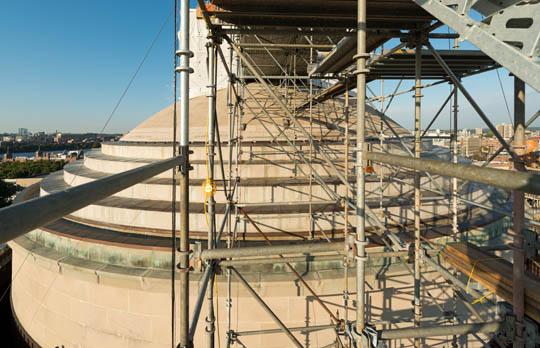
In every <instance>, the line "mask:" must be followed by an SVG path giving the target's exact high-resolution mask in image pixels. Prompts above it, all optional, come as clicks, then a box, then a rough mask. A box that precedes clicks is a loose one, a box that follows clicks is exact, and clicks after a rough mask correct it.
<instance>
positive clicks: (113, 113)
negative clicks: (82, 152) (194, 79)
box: [0, 14, 171, 310]
mask: <svg viewBox="0 0 540 348" xmlns="http://www.w3.org/2000/svg"><path fill="white" fill-rule="evenodd" d="M170 18H171V14H169V15H168V16H167V18H166V19H165V20H164V21H163V23H162V24H161V27H160V29H159V31H158V32H157V34H156V36H155V37H154V39H153V40H152V42H151V44H150V46H149V47H148V49H147V50H146V52H145V54H144V56H143V58H142V59H141V62H140V63H139V65H138V66H137V69H136V70H135V72H134V73H133V74H132V76H131V78H130V80H129V82H128V84H127V85H126V88H125V89H124V90H123V92H122V94H121V95H120V97H119V99H118V101H117V102H116V104H115V106H114V108H113V110H112V111H111V113H110V114H109V116H108V117H107V120H106V121H105V123H104V125H103V127H102V128H101V130H100V132H99V133H98V136H97V138H96V139H98V138H99V137H101V136H102V135H103V132H104V131H105V129H106V128H107V126H108V124H109V123H110V121H111V120H112V118H113V116H114V115H115V113H116V111H117V110H118V107H119V106H120V104H121V103H122V101H123V99H124V97H125V96H126V94H127V92H128V91H129V89H130V88H131V85H132V84H133V81H134V80H135V78H136V77H137V75H138V74H139V72H140V70H141V68H142V67H143V65H144V63H145V62H146V59H147V58H148V56H149V55H150V52H151V51H152V49H153V48H154V46H155V43H156V42H157V40H158V39H159V37H160V36H161V33H162V32H163V29H164V28H165V26H166V25H167V23H168V22H169V19H170ZM79 170H80V169H79ZM73 180H75V175H74V176H73V179H72V182H71V183H73ZM41 233H43V231H41ZM78 243H80V241H79V242H78ZM30 253H31V252H30V251H28V253H27V255H26V257H25V258H24V259H23V262H22V263H21V265H20V266H19V267H18V268H17V272H15V274H14V275H13V278H12V280H11V283H10V284H9V285H8V287H7V288H6V290H4V292H3V293H2V295H1V296H0V302H2V300H3V299H4V297H5V296H6V295H7V293H8V292H9V290H10V289H11V286H12V284H13V282H15V280H16V279H17V276H18V275H19V272H20V270H21V269H22V267H23V266H24V264H25V263H26V260H27V259H28V256H29V255H30ZM55 279H56V278H55ZM53 282H54V280H53ZM51 287H52V284H51ZM47 292H48V291H47ZM46 296H47V293H45V295H44V298H45V297H46ZM38 310H39V308H38Z"/></svg>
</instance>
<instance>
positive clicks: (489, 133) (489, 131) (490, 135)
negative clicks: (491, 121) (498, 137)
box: [485, 129, 495, 138]
mask: <svg viewBox="0 0 540 348" xmlns="http://www.w3.org/2000/svg"><path fill="white" fill-rule="evenodd" d="M485 136H486V137H488V138H492V137H494V136H495V134H493V132H492V131H491V129H488V131H487V133H486V135H485Z"/></svg>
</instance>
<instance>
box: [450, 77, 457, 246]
mask: <svg viewBox="0 0 540 348" xmlns="http://www.w3.org/2000/svg"><path fill="white" fill-rule="evenodd" d="M458 111H459V106H458V89H457V86H454V102H453V105H452V116H453V118H454V120H453V128H452V137H451V142H452V147H451V151H452V163H458V138H457V133H458ZM458 233H459V228H458V181H457V178H452V239H453V240H454V241H456V240H457V234H458Z"/></svg>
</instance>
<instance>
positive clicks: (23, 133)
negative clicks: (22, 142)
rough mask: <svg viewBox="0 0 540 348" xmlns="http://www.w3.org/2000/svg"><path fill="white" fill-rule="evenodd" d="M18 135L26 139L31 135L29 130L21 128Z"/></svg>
mask: <svg viewBox="0 0 540 348" xmlns="http://www.w3.org/2000/svg"><path fill="white" fill-rule="evenodd" d="M17 135H20V136H21V137H23V138H26V137H27V136H28V135H29V132H28V129H27V128H19V131H18V132H17Z"/></svg>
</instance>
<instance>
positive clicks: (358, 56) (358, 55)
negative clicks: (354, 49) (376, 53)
mask: <svg viewBox="0 0 540 348" xmlns="http://www.w3.org/2000/svg"><path fill="white" fill-rule="evenodd" d="M369 57H370V54H369V53H357V54H355V55H354V56H353V59H354V60H357V59H359V58H366V59H367V58H369Z"/></svg>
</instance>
